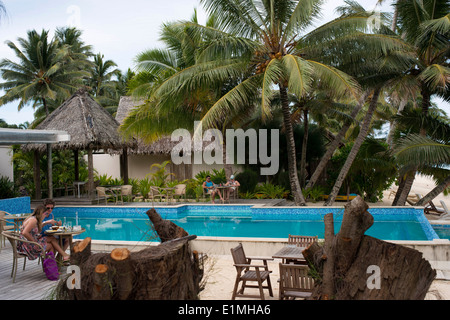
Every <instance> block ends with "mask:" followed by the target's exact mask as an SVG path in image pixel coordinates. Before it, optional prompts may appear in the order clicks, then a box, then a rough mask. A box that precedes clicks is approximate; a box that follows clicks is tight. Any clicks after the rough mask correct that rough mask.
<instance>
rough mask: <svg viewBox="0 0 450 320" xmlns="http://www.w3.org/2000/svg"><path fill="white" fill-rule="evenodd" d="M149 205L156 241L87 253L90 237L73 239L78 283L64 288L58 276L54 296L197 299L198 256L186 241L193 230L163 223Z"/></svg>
mask: <svg viewBox="0 0 450 320" xmlns="http://www.w3.org/2000/svg"><path fill="white" fill-rule="evenodd" d="M149 211H150V214H149V218H150V217H152V218H153V219H154V222H156V225H157V226H158V227H157V228H155V230H156V231H157V232H159V233H158V236H160V238H161V240H162V242H161V243H160V244H159V245H155V246H153V245H152V246H148V247H147V248H145V249H143V250H141V251H138V252H130V251H129V250H128V249H124V248H116V249H114V250H112V251H111V252H110V253H95V254H91V253H90V239H88V240H87V239H85V240H83V241H81V242H77V243H76V244H74V245H73V246H72V248H71V253H72V255H73V259H74V260H73V261H74V262H77V264H78V266H79V268H80V274H81V281H80V283H81V289H77V290H72V289H68V288H67V286H66V283H65V279H64V281H60V282H59V283H58V290H57V294H56V299H65V300H108V299H111V300H124V299H128V300H151V299H155V300H192V299H198V294H199V292H200V290H201V288H200V282H201V280H202V275H203V273H202V270H200V266H199V264H201V263H203V260H204V256H202V257H200V255H198V258H197V259H196V258H195V257H194V256H193V253H192V252H191V250H190V245H189V242H190V241H191V240H194V239H195V238H196V237H197V236H196V235H188V233H187V232H186V231H184V229H183V228H180V227H178V226H176V225H175V224H173V225H172V224H169V223H167V222H168V221H166V220H163V219H161V217H160V216H159V214H158V213H157V212H156V211H155V210H149ZM88 253H89V254H88ZM80 254H83V256H82V257H81V256H80ZM199 261H201V263H199Z"/></svg>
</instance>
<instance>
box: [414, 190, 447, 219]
mask: <svg viewBox="0 0 450 320" xmlns="http://www.w3.org/2000/svg"><path fill="white" fill-rule="evenodd" d="M416 195H417V198H418V200H417V201H419V200H420V199H422V196H421V195H420V194H416ZM423 212H424V213H425V214H434V215H438V216H440V215H442V214H445V209H444V208H438V207H436V206H435V204H434V203H433V201H432V200H430V201H428V202H427V203H426V204H425V208H424V209H423Z"/></svg>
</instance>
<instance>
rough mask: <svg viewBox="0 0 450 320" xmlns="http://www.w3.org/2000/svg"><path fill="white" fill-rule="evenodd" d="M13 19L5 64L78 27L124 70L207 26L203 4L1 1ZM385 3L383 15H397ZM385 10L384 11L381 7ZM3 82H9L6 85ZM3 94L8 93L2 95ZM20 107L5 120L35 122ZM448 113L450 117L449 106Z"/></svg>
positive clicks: (10, 108) (6, 110)
mask: <svg viewBox="0 0 450 320" xmlns="http://www.w3.org/2000/svg"><path fill="white" fill-rule="evenodd" d="M1 1H2V2H3V4H4V6H5V7H6V11H7V16H6V17H4V16H2V17H1V19H0V59H3V58H9V59H12V60H13V61H17V60H16V58H15V55H14V54H13V51H12V50H11V49H10V48H9V47H7V46H6V45H5V41H7V40H10V41H13V42H15V43H17V42H16V41H17V38H18V37H26V32H27V31H28V30H33V29H35V30H36V31H38V32H41V31H42V29H45V30H48V31H49V32H50V34H51V35H53V32H54V30H55V29H56V28H57V27H62V26H76V27H77V28H78V29H80V30H82V31H83V35H82V40H83V41H84V42H85V43H86V44H89V45H92V46H93V52H94V53H98V52H101V53H102V54H104V56H105V59H110V60H113V61H114V62H115V63H116V64H117V65H118V68H119V69H120V70H122V71H124V72H125V71H126V70H127V69H128V68H131V69H133V68H134V63H133V59H134V57H135V56H136V55H137V54H138V53H139V52H141V51H143V50H145V49H150V48H155V47H161V43H159V42H158V37H159V31H160V27H161V25H162V23H164V22H169V21H176V20H187V19H190V18H191V17H192V15H193V12H194V8H197V9H198V12H199V20H200V22H201V23H204V21H205V14H204V11H203V9H202V7H201V5H200V4H199V0H128V1H123V0H120V1H119V0H89V1H87V0H39V1H36V0H1ZM359 3H361V4H362V5H363V6H364V7H365V8H366V9H368V10H369V9H374V8H376V3H377V0H360V1H359ZM389 3H390V1H385V4H384V5H383V7H382V10H383V11H392V10H391V8H390V5H389ZM342 4H343V0H328V1H326V2H325V4H324V6H323V9H324V10H323V14H322V16H323V17H322V19H321V20H320V21H319V22H318V25H319V24H322V23H324V22H326V21H329V20H330V19H332V18H333V17H334V16H335V12H334V9H335V8H336V7H337V6H339V5H342ZM378 8H379V7H378ZM0 81H3V80H2V79H0ZM1 94H3V93H1ZM17 105H18V103H10V104H8V105H5V106H1V107H0V119H3V120H5V121H6V122H7V123H10V124H20V123H23V122H25V121H29V122H31V121H32V120H33V109H32V108H31V107H30V106H27V107H25V108H23V109H22V110H21V111H20V112H18V111H17ZM441 107H444V108H445V110H446V112H448V113H449V114H450V107H449V105H448V104H447V105H445V106H441Z"/></svg>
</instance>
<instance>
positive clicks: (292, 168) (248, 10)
mask: <svg viewBox="0 0 450 320" xmlns="http://www.w3.org/2000/svg"><path fill="white" fill-rule="evenodd" d="M202 3H204V4H205V6H206V10H207V11H208V12H209V14H211V15H213V16H215V17H217V20H218V21H219V28H220V30H211V29H207V28H204V27H202V26H195V27H196V28H195V29H194V28H193V30H197V32H208V33H210V34H214V37H212V40H211V41H210V42H209V43H207V44H205V47H204V48H202V50H201V53H200V55H199V59H198V60H197V63H196V65H194V66H192V67H191V68H187V69H184V70H183V71H181V72H178V73H177V74H175V75H174V76H173V77H171V78H169V79H168V80H167V81H165V82H164V83H163V84H162V85H160V86H159V87H158V88H157V89H156V90H155V91H154V95H153V96H155V97H158V100H159V101H164V104H169V103H170V104H173V102H174V100H175V99H180V97H181V96H183V95H184V96H186V94H188V92H189V90H191V89H192V88H198V87H201V86H202V85H204V84H205V83H209V84H215V83H225V82H226V81H227V80H228V79H230V78H232V79H238V80H239V81H238V82H236V85H234V86H233V87H232V88H231V89H230V90H228V91H227V92H226V93H225V94H224V95H222V96H221V97H220V99H218V100H217V101H216V102H215V103H214V104H213V106H212V107H211V108H210V109H209V111H208V112H207V113H206V114H205V116H204V117H203V118H202V125H203V128H209V127H215V126H218V125H219V124H220V123H224V122H226V119H229V115H235V114H237V113H238V112H239V111H242V110H245V108H248V106H250V105H252V104H254V102H253V101H254V99H255V97H256V96H258V95H260V97H261V98H260V99H261V101H262V108H261V110H262V117H263V118H264V117H265V118H267V117H269V116H270V113H271V111H270V107H269V105H270V100H271V98H272V97H273V94H274V92H273V89H274V88H276V89H277V90H278V93H279V95H280V101H281V105H282V112H283V119H284V123H283V130H284V131H285V133H286V140H287V151H288V155H289V156H288V159H289V179H290V184H291V192H292V194H293V196H294V202H295V204H297V205H304V204H305V199H304V197H303V194H302V192H301V188H300V184H299V180H298V175H297V159H296V155H295V142H294V138H293V130H292V123H291V108H290V105H289V99H288V94H289V93H292V94H296V95H297V96H298V97H304V96H305V95H306V94H307V93H308V92H309V90H310V88H311V86H312V81H313V78H316V79H320V82H321V85H322V86H323V87H327V88H331V87H332V88H333V93H334V94H335V95H336V96H338V95H344V94H350V95H352V96H354V98H355V99H356V97H357V96H358V92H357V91H358V85H357V83H356V82H355V81H354V80H352V78H351V77H349V76H347V75H346V74H344V73H342V72H340V71H339V70H337V69H336V68H333V67H331V66H326V65H324V64H322V63H319V62H316V61H313V60H307V59H305V58H304V57H303V56H302V51H301V48H300V47H299V43H300V42H301V41H302V39H303V37H302V35H301V32H302V30H304V29H305V28H306V27H308V26H310V25H311V24H312V21H313V19H314V18H315V17H317V16H318V14H319V7H320V5H321V1H317V0H308V1H259V0H253V1H251V0H246V1H236V0H228V1H219V0H204V1H202ZM190 26H192V27H194V26H193V25H192V24H191V25H190ZM175 88H176V89H177V90H176V91H175Z"/></svg>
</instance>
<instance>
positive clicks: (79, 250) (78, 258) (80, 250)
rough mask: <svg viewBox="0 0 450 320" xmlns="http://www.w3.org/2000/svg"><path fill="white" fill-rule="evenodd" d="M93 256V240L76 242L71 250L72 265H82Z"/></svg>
mask: <svg viewBox="0 0 450 320" xmlns="http://www.w3.org/2000/svg"><path fill="white" fill-rule="evenodd" d="M90 255H91V238H89V237H86V238H84V239H83V240H82V241H77V242H75V243H74V244H73V245H72V247H71V248H70V264H73V265H81V264H83V263H84V262H85V261H86V260H87V259H88V258H89V257H90Z"/></svg>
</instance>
